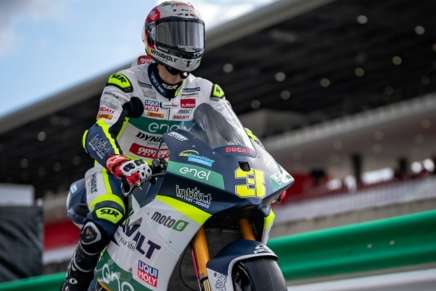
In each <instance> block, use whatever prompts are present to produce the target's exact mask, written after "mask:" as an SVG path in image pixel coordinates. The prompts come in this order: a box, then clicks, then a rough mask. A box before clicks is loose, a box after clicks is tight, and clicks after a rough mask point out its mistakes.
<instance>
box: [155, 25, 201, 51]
mask: <svg viewBox="0 0 436 291" xmlns="http://www.w3.org/2000/svg"><path fill="white" fill-rule="evenodd" d="M156 41H157V42H158V43H159V44H163V45H164V46H167V47H172V48H178V49H182V50H185V51H186V52H195V51H198V50H203V49H204V23H202V22H198V21H189V20H180V19H177V18H176V19H174V20H171V19H165V21H162V22H158V23H157V24H156Z"/></svg>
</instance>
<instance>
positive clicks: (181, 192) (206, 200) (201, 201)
mask: <svg viewBox="0 0 436 291" xmlns="http://www.w3.org/2000/svg"><path fill="white" fill-rule="evenodd" d="M176 195H177V198H180V199H182V200H184V201H186V202H189V203H192V204H195V205H198V206H201V207H204V208H209V207H210V203H211V202H212V195H211V194H210V193H207V194H205V193H203V192H201V191H200V190H199V189H198V188H197V187H194V188H190V187H188V188H180V186H179V185H176Z"/></svg>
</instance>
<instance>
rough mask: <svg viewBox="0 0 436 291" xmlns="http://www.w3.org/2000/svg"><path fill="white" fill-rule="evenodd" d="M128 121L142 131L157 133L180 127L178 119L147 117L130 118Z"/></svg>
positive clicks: (160, 133)
mask: <svg viewBox="0 0 436 291" xmlns="http://www.w3.org/2000/svg"><path fill="white" fill-rule="evenodd" d="M188 122H189V121H188ZM129 123H130V124H132V125H133V126H135V127H136V128H137V129H140V130H142V131H146V132H148V133H152V134H159V135H163V134H165V133H168V132H170V131H173V130H176V129H177V128H179V127H180V121H174V120H157V119H151V118H148V117H139V118H130V119H129Z"/></svg>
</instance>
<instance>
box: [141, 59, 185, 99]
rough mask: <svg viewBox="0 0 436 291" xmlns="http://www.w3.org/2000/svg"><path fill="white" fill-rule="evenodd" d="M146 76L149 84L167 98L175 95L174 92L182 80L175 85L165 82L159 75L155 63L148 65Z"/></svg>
mask: <svg viewBox="0 0 436 291" xmlns="http://www.w3.org/2000/svg"><path fill="white" fill-rule="evenodd" d="M148 77H149V79H150V82H151V84H152V85H153V87H154V88H155V89H156V90H157V91H158V92H159V94H161V95H162V96H164V97H166V98H168V99H171V98H174V97H176V92H177V90H178V89H179V87H180V86H181V85H182V83H183V81H182V82H180V83H179V84H176V85H170V84H167V83H165V82H164V81H163V80H162V78H161V77H160V76H159V71H158V69H157V64H156V63H152V64H150V65H149V66H148Z"/></svg>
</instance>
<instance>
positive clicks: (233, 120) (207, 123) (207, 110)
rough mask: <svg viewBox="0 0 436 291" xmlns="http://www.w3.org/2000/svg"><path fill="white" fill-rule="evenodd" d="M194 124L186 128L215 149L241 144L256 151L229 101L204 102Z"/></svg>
mask: <svg viewBox="0 0 436 291" xmlns="http://www.w3.org/2000/svg"><path fill="white" fill-rule="evenodd" d="M193 121H194V123H193V125H191V126H189V127H186V126H185V129H186V130H188V131H190V132H191V133H192V134H193V135H194V136H196V137H197V138H199V139H201V140H203V141H204V142H206V143H207V144H208V145H209V146H210V147H211V148H213V149H215V148H218V147H224V146H240V147H245V148H249V149H250V150H252V151H254V148H253V145H252V143H251V141H250V139H249V137H248V136H247V134H246V133H245V130H244V127H243V126H242V124H241V123H240V121H239V119H238V118H237V117H236V114H235V113H234V112H233V110H232V107H231V106H230V104H229V103H228V102H227V101H216V102H210V103H203V104H201V105H200V106H198V107H197V109H196V110H195V112H194V120H193Z"/></svg>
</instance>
